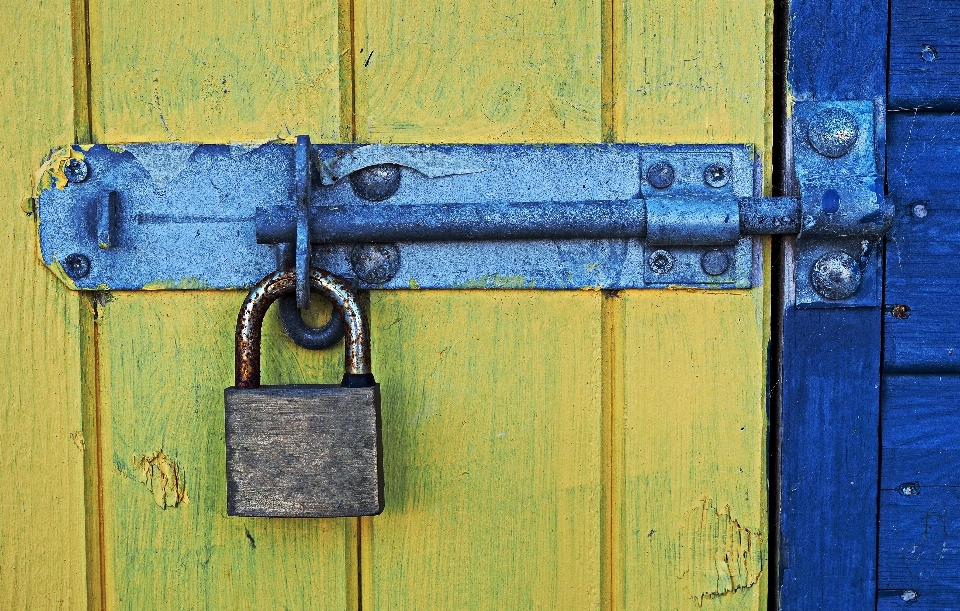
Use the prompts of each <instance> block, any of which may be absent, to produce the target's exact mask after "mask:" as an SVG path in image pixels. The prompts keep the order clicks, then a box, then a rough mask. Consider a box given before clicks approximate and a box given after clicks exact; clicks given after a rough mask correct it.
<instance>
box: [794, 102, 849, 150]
mask: <svg viewBox="0 0 960 611" xmlns="http://www.w3.org/2000/svg"><path fill="white" fill-rule="evenodd" d="M859 137H860V127H859V126H858V125H857V120H856V119H855V118H854V116H853V115H852V114H850V113H849V112H847V111H846V110H844V109H842V108H836V107H832V108H825V109H824V110H821V111H820V112H818V113H817V114H816V115H814V117H813V118H812V119H810V123H809V124H808V125H807V142H809V143H810V146H812V147H813V150H815V151H817V152H818V153H820V154H821V155H823V156H824V157H831V158H836V157H843V156H844V155H846V154H847V153H849V152H850V149H852V148H853V145H854V144H856V143H857V138H859Z"/></svg>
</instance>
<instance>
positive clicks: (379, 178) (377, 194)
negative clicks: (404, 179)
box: [350, 163, 400, 202]
mask: <svg viewBox="0 0 960 611" xmlns="http://www.w3.org/2000/svg"><path fill="white" fill-rule="evenodd" d="M350 186H351V187H353V192H354V193H356V194H357V197H359V198H360V199H365V200H367V201H368V202H382V201H383V200H385V199H387V198H388V197H390V196H391V195H393V194H394V193H396V192H397V189H399V188H400V166H398V165H395V164H392V163H381V164H380V165H372V166H369V167H366V168H362V169H360V170H357V171H356V172H351V173H350Z"/></svg>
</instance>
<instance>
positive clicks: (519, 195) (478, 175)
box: [37, 137, 860, 306]
mask: <svg viewBox="0 0 960 611" xmlns="http://www.w3.org/2000/svg"><path fill="white" fill-rule="evenodd" d="M71 168H74V169H75V170H77V171H76V172H74V171H73V170H71ZM80 170H82V172H80ZM81 173H82V175H83V176H82V178H81V177H80V174H81ZM813 175H815V176H818V177H819V176H820V175H819V174H811V176H813ZM39 176H40V177H41V183H40V185H39V186H40V195H39V201H38V212H37V214H38V221H39V234H40V245H41V253H42V256H43V259H44V261H45V262H46V263H47V264H48V265H50V266H51V267H52V268H54V269H62V270H63V271H64V272H65V273H64V274H61V277H62V278H64V280H65V281H67V282H68V283H70V284H71V285H72V286H74V287H75V288H78V289H107V288H108V289H125V290H136V289H140V288H235V287H236V288H240V287H248V286H251V285H252V284H254V283H255V282H256V281H257V280H259V279H260V278H261V277H263V276H264V275H265V274H266V273H268V272H270V271H272V270H273V269H274V268H275V263H274V262H275V257H274V255H273V253H272V252H271V246H270V245H273V244H291V245H295V252H296V262H295V265H296V266H297V267H298V268H299V267H305V266H307V265H312V266H314V267H320V268H324V269H327V270H330V271H331V272H333V273H335V274H337V275H340V276H343V277H347V278H352V279H354V281H355V282H356V284H357V285H358V286H359V287H360V288H394V289H403V288H544V289H568V288H607V289H627V288H660V287H669V286H684V287H710V288H715V289H724V288H747V287H750V286H753V284H754V282H755V280H756V281H759V278H756V279H755V277H754V274H755V270H757V269H760V268H759V266H757V265H755V263H756V261H757V260H758V259H759V252H760V250H759V246H758V243H757V242H756V240H755V239H754V236H758V235H765V234H797V233H801V225H802V221H801V216H803V219H804V222H806V223H807V225H806V226H804V231H803V233H802V234H801V236H802V238H803V240H806V236H807V234H810V237H811V239H813V238H816V239H819V238H820V236H821V234H826V233H829V232H830V231H834V232H836V229H835V228H836V226H837V223H838V221H837V220H836V219H837V218H840V219H841V220H843V222H844V223H845V222H846V220H845V219H846V217H845V216H844V214H846V213H847V207H846V203H847V199H846V198H847V197H848V195H847V191H843V197H844V198H845V199H844V200H843V201H844V207H843V213H842V214H841V215H840V216H839V217H836V218H834V217H831V218H828V219H825V220H824V219H821V216H822V214H821V213H822V209H823V206H822V204H821V203H820V202H819V201H818V203H817V205H816V206H814V205H813V204H812V203H809V202H808V200H807V199H805V198H806V197H807V192H806V191H803V193H804V197H803V198H800V197H780V198H775V197H761V196H760V187H759V185H760V184H761V171H760V167H759V163H758V161H757V157H756V156H755V155H754V152H753V149H752V147H750V146H748V145H681V146H662V145H637V144H603V145H450V146H407V145H379V144H373V145H366V146H361V145H327V144H320V145H317V144H313V145H311V144H310V143H309V139H307V138H306V137H301V138H298V141H297V144H296V145H295V146H291V145H286V144H265V145H260V146H251V147H246V146H228V145H178V144H139V145H125V146H122V147H119V146H105V145H94V146H83V147H80V146H75V147H71V148H69V149H64V150H61V151H58V152H56V153H55V154H54V155H53V156H51V158H50V159H48V160H47V162H46V163H45V165H44V167H42V168H41V172H40V173H39ZM71 176H73V177H72V178H71ZM805 176H806V174H805ZM817 180H819V181H820V182H816V181H815V180H813V179H811V180H810V181H808V183H809V184H811V185H815V186H816V187H817V188H820V187H822V186H823V185H824V184H826V182H824V181H825V179H822V178H817ZM801 184H804V183H803V181H801ZM830 184H833V183H830ZM842 188H843V189H846V187H845V186H842ZM851 193H853V194H854V195H855V196H856V197H860V195H859V191H852V192H851ZM851 197H853V196H851ZM811 201H812V200H811ZM856 201H859V200H856ZM817 206H819V207H817ZM801 209H802V210H803V212H804V214H803V215H801ZM831 214H834V213H831ZM811 218H812V219H813V220H812V221H811V220H810V219H811ZM840 226H841V229H840V230H839V231H840V232H841V233H843V232H846V231H847V225H845V224H842V223H841V225H840ZM848 235H850V236H852V235H858V234H844V238H846V237H847V236H848ZM826 237H830V236H826ZM831 239H832V238H831ZM804 243H806V242H804ZM809 243H810V244H813V242H812V241H811V242H809ZM310 249H312V253H311V252H310ZM303 293H304V294H298V302H299V303H300V305H301V306H302V305H303V304H304V303H305V302H306V300H307V299H309V294H308V293H306V291H304V292H303Z"/></svg>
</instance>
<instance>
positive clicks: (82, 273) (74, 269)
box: [63, 252, 90, 280]
mask: <svg viewBox="0 0 960 611" xmlns="http://www.w3.org/2000/svg"><path fill="white" fill-rule="evenodd" d="M63 271H65V272H67V275H68V276H70V278H72V279H74V280H80V279H81V278H86V277H87V276H88V275H90V259H89V258H87V256H86V255H82V254H80V253H78V252H75V253H73V254H71V255H67V256H66V257H64V258H63Z"/></svg>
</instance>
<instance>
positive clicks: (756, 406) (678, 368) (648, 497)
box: [608, 0, 772, 610]
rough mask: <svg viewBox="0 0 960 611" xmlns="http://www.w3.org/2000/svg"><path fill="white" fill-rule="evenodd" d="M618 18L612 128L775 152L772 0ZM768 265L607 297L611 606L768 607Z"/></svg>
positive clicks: (630, 137)
mask: <svg viewBox="0 0 960 611" xmlns="http://www.w3.org/2000/svg"><path fill="white" fill-rule="evenodd" d="M613 14H614V19H615V21H614V50H613V55H614V70H615V71H614V96H613V99H614V100H615V108H614V131H615V134H616V137H617V139H619V140H625V141H630V142H669V143H684V142H689V143H702V142H716V143H724V142H747V143H751V144H753V145H754V146H755V147H756V150H757V152H758V154H760V155H761V156H762V158H763V159H764V160H765V161H769V159H770V150H771V146H770V143H771V137H772V134H771V131H770V129H771V126H770V113H771V108H772V100H771V91H772V90H771V87H772V75H771V72H770V52H771V48H770V44H769V41H770V38H769V24H770V20H771V14H772V6H771V3H769V2H765V1H764V0H756V1H750V2H739V3H727V4H716V3H712V2H706V1H700V2H693V3H691V2H683V3H666V4H664V3H662V2H652V1H649V0H617V1H616V2H615V3H614V10H613ZM765 167H769V164H767V163H765ZM764 251H765V254H764V257H768V256H769V249H768V248H765V249H764ZM768 273H769V268H768V267H765V268H764V269H763V271H762V272H761V273H760V274H758V279H759V280H760V285H759V286H757V287H756V288H754V289H751V290H750V291H731V292H726V291H724V292H712V291H684V290H677V291H651V290H644V291H621V292H620V293H619V295H618V296H616V297H612V298H610V300H612V301H619V302H621V303H620V305H619V306H614V305H611V306H610V307H609V308H608V309H609V310H615V309H616V308H617V307H619V317H620V318H619V320H620V321H621V324H622V325H623V330H622V331H620V334H618V335H616V336H615V337H618V339H619V341H620V347H619V349H617V350H616V353H615V358H616V359H617V360H618V361H619V363H620V364H619V371H622V376H623V377H622V378H621V379H617V378H616V377H615V378H614V384H616V385H617V386H618V387H619V389H620V390H618V391H616V392H615V395H619V397H620V398H619V399H616V398H615V399H614V403H613V405H612V407H611V411H612V426H613V435H614V441H613V442H612V444H611V446H612V448H613V451H614V454H613V456H612V460H613V478H614V479H613V482H612V491H613V500H612V502H611V504H612V508H611V511H612V512H613V514H612V518H613V522H612V534H611V545H612V548H613V550H614V556H612V561H611V562H612V567H611V572H612V575H611V577H612V587H611V589H612V592H611V594H612V602H613V606H612V608H613V609H615V610H621V609H623V610H626V609H691V610H695V609H701V608H716V609H753V610H759V609H765V608H766V597H767V586H766V584H767V579H768V575H769V572H770V566H769V564H768V558H767V546H768V543H767V542H768V539H769V533H768V529H767V496H766V476H767V473H766V430H767V421H766V405H765V393H764V391H765V387H766V381H767V380H766V378H767V362H766V350H767V344H768V342H769V317H770V312H769V306H768V304H769V298H770V284H769V282H768V281H767V278H768V277H769V276H768ZM760 277H762V279H761V278H760Z"/></svg>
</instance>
